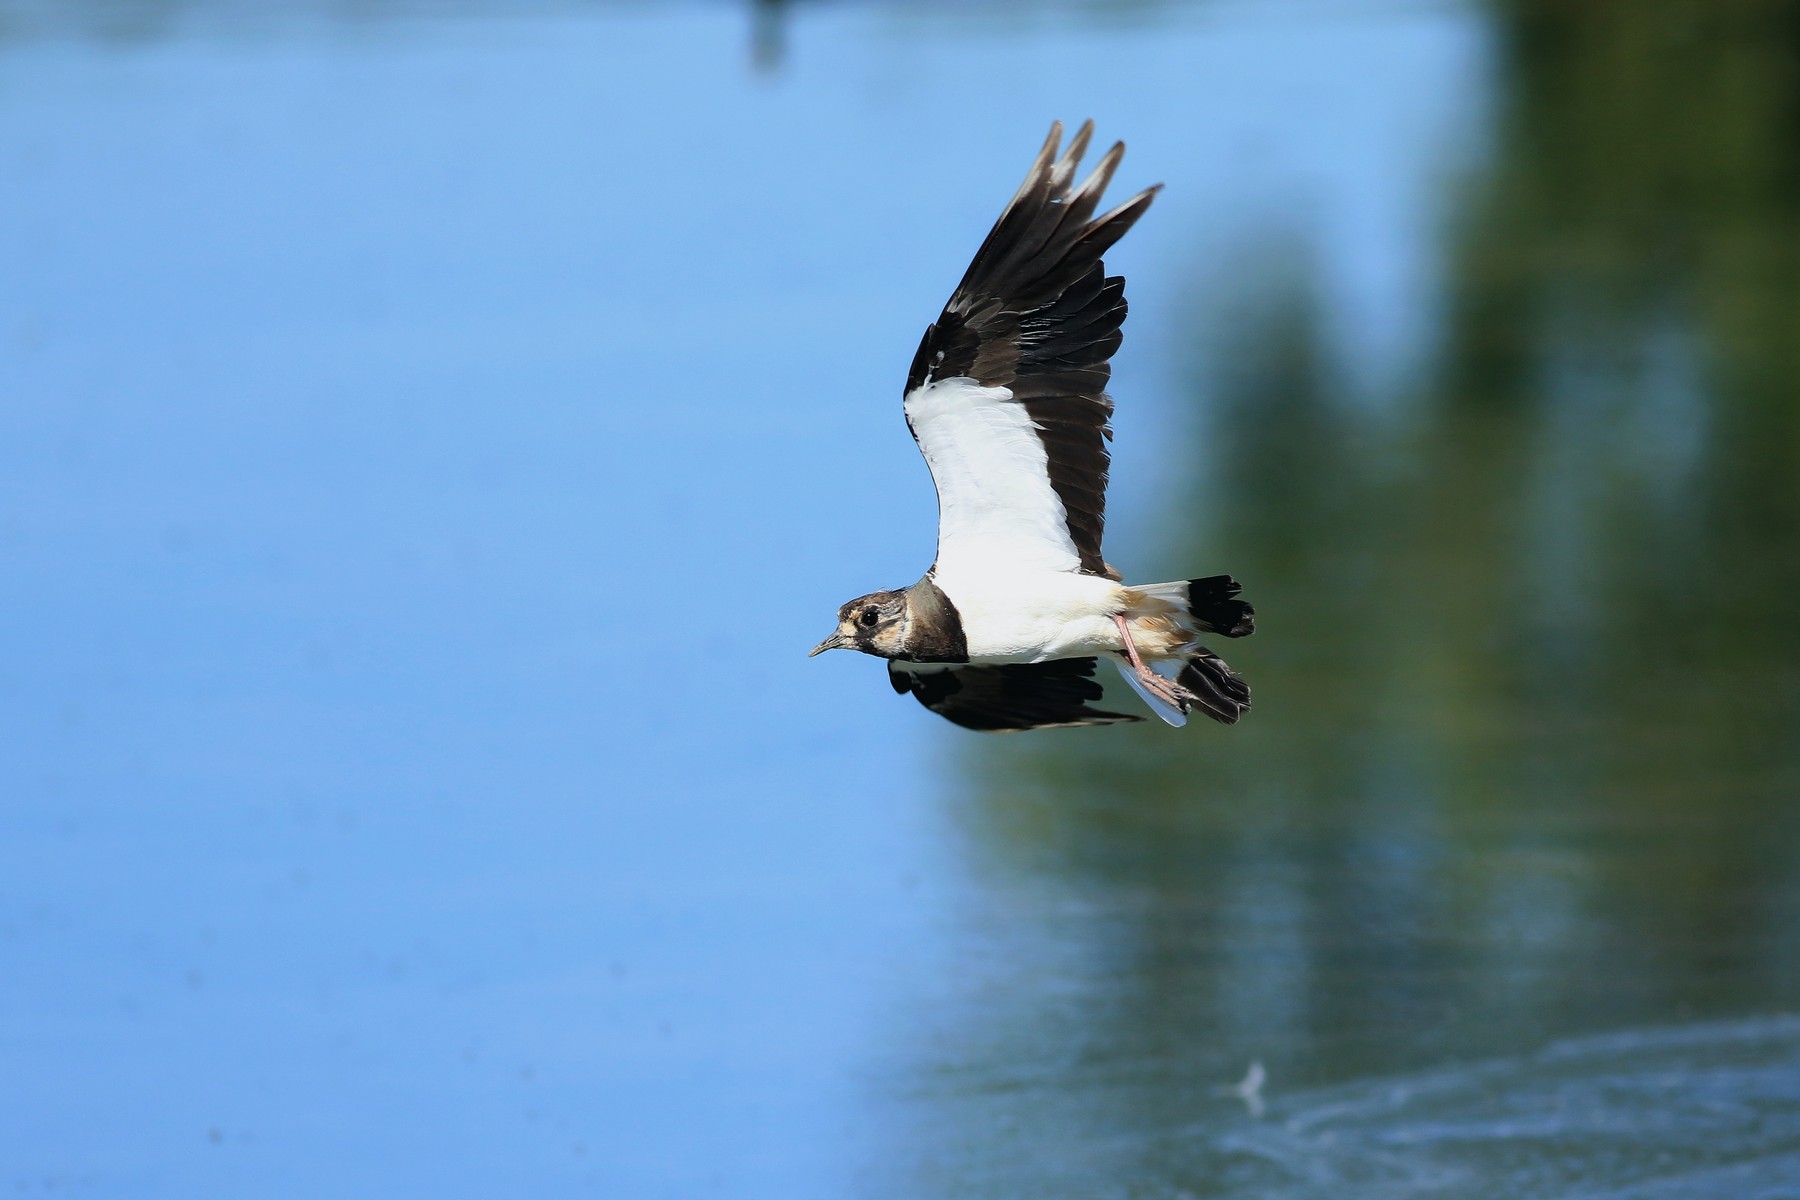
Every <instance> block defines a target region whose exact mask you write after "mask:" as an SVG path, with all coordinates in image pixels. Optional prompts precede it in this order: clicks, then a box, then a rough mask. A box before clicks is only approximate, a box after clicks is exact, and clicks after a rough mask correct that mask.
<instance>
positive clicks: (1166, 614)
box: [1119, 575, 1256, 725]
mask: <svg viewBox="0 0 1800 1200" xmlns="http://www.w3.org/2000/svg"><path fill="white" fill-rule="evenodd" d="M1131 590H1132V591H1133V592H1136V593H1138V595H1139V596H1142V597H1145V598H1147V600H1148V601H1149V603H1147V604H1145V605H1144V607H1145V608H1147V609H1150V610H1152V612H1154V613H1155V614H1156V615H1155V616H1150V618H1149V620H1148V621H1147V622H1146V624H1147V625H1152V626H1161V627H1162V628H1165V629H1167V628H1169V627H1170V626H1173V627H1174V628H1173V630H1171V632H1172V633H1173V634H1174V636H1165V637H1164V638H1163V639H1161V645H1159V646H1152V645H1147V644H1143V643H1140V645H1139V649H1140V651H1142V652H1145V658H1146V659H1147V660H1149V663H1150V666H1151V667H1152V668H1153V669H1155V670H1156V672H1157V674H1159V675H1163V676H1165V677H1166V678H1170V679H1173V680H1174V681H1175V683H1176V684H1178V685H1179V687H1180V689H1181V691H1182V692H1185V693H1186V695H1185V696H1183V697H1182V700H1181V704H1180V707H1179V709H1174V708H1171V707H1170V706H1169V705H1168V704H1166V703H1164V702H1162V701H1161V700H1160V699H1159V698H1158V697H1155V696H1153V695H1151V694H1150V693H1149V692H1148V691H1147V690H1146V689H1145V688H1144V687H1143V685H1142V684H1141V683H1140V682H1139V680H1138V679H1137V677H1136V676H1135V675H1134V674H1133V673H1132V672H1131V670H1130V668H1128V667H1125V666H1123V665H1121V666H1120V668H1119V669H1120V673H1121V674H1122V675H1124V676H1125V681H1126V682H1127V683H1129V684H1130V685H1131V686H1132V688H1133V689H1134V690H1136V691H1137V693H1138V694H1139V695H1140V696H1142V697H1143V698H1144V701H1145V702H1146V703H1148V704H1149V705H1150V707H1151V708H1152V709H1153V710H1154V711H1155V712H1156V714H1157V716H1159V717H1161V718H1162V719H1163V720H1165V721H1167V722H1168V723H1169V724H1171V725H1185V724H1186V723H1187V714H1188V712H1189V711H1191V710H1192V709H1196V708H1197V709H1199V710H1200V711H1201V712H1204V713H1205V714H1206V715H1207V716H1209V717H1211V718H1212V719H1213V720H1215V721H1218V722H1220V723H1221V724H1224V725H1234V724H1236V723H1237V721H1238V718H1240V717H1242V716H1243V715H1244V714H1245V713H1247V712H1249V711H1250V688H1249V686H1248V685H1246V684H1245V683H1244V681H1243V679H1241V678H1240V677H1239V676H1238V674H1237V672H1235V671H1233V670H1232V669H1231V667H1230V666H1228V665H1227V664H1226V662H1225V660H1224V659H1222V658H1220V657H1219V656H1218V655H1217V654H1214V653H1213V652H1212V651H1211V650H1208V649H1207V648H1206V647H1205V646H1202V645H1200V641H1199V639H1200V637H1201V635H1203V634H1216V635H1217V636H1219V637H1228V638H1239V637H1248V636H1249V635H1250V634H1251V633H1253V632H1255V630H1256V610H1255V609H1254V608H1252V607H1251V606H1250V605H1249V604H1248V603H1246V602H1244V601H1242V600H1239V599H1238V598H1237V595H1238V592H1239V591H1241V590H1242V589H1241V588H1240V587H1239V585H1238V581H1237V580H1235V579H1233V578H1232V577H1231V576H1229V575H1211V576H1208V577H1207V578H1205V579H1178V580H1175V581H1174V582H1173V583H1147V584H1136V585H1133V587H1132V588H1131ZM1135 607H1136V605H1134V608H1135ZM1146 615H1148V614H1146ZM1159 618H1160V619H1159ZM1132 625H1133V632H1134V634H1135V633H1136V632H1137V630H1138V629H1139V628H1140V626H1139V624H1138V621H1137V620H1135V619H1134V620H1133V622H1132ZM1145 632H1146V633H1152V630H1151V629H1146V630H1145ZM1152 637H1154V634H1153V633H1152ZM1134 640H1135V638H1134ZM1150 640H1152V639H1151V638H1146V639H1145V642H1148V641H1150Z"/></svg>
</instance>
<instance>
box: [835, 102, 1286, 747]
mask: <svg viewBox="0 0 1800 1200" xmlns="http://www.w3.org/2000/svg"><path fill="white" fill-rule="evenodd" d="M1093 130H1094V125H1093V122H1092V121H1088V122H1086V123H1084V124H1083V125H1082V126H1081V128H1080V130H1078V131H1077V132H1076V134H1075V136H1074V137H1073V138H1072V139H1070V141H1069V145H1068V148H1067V150H1063V149H1062V135H1063V129H1062V124H1061V122H1057V123H1055V124H1053V125H1052V126H1051V127H1050V136H1049V137H1048V138H1046V139H1045V141H1044V146H1043V149H1042V150H1040V151H1039V152H1038V156H1037V161H1035V162H1034V163H1032V165H1031V170H1030V172H1029V173H1027V174H1026V176H1025V182H1024V183H1023V184H1022V185H1021V186H1020V188H1019V190H1018V192H1017V193H1016V194H1015V195H1014V196H1013V198H1012V201H1011V202H1010V203H1008V204H1007V206H1006V208H1005V210H1004V211H1003V212H1001V214H1000V219H999V220H998V221H996V222H995V223H994V227H993V229H992V230H990V231H989V233H988V235H987V239H986V240H985V241H983V242H982V243H981V249H980V250H978V251H977V252H976V254H975V260H974V262H972V263H970V264H969V269H968V271H967V273H965V274H964V275H963V278H962V282H961V283H960V284H958V285H957V287H956V291H955V292H954V293H953V294H952V295H951V297H950V302H949V303H948V304H947V305H945V306H944V311H943V314H942V315H941V316H939V317H938V319H937V321H936V322H935V323H934V324H932V325H931V326H929V327H928V328H927V329H926V330H925V337H924V339H923V340H922V341H920V343H919V350H918V353H917V354H916V355H915V356H914V357H913V363H912V370H911V371H910V372H908V374H907V377H906V392H905V400H904V404H903V407H904V409H905V412H906V423H907V426H908V427H909V428H910V429H911V430H912V435H913V439H914V441H916V442H917V443H918V446H919V450H920V452H921V453H922V454H923V455H924V456H925V463H926V465H927V466H929V467H930V468H931V478H932V481H933V482H934V483H936V485H937V495H938V543H937V561H936V562H934V563H933V564H932V566H931V569H930V570H928V571H926V572H925V577H924V578H923V579H920V580H919V581H918V582H917V583H915V584H913V585H912V586H911V587H907V588H900V589H897V590H894V591H885V592H871V593H870V594H869V595H867V596H859V597H857V598H856V599H855V600H852V601H850V602H849V603H848V604H846V605H844V606H843V607H842V608H840V609H838V614H837V615H838V625H837V631H836V632H835V633H833V634H832V635H831V636H830V637H828V638H826V639H825V640H824V641H822V642H820V643H819V644H818V645H817V646H815V647H813V649H812V653H813V654H819V653H821V652H823V651H826V650H838V649H852V650H861V651H862V652H863V653H865V654H873V655H875V656H876V657H877V658H884V659H886V660H887V662H888V680H889V682H890V683H891V684H892V685H893V688H894V690H895V691H896V692H899V693H900V694H902V695H904V694H906V693H908V692H910V693H912V694H913V695H914V696H917V697H918V698H919V702H920V703H922V704H923V705H925V707H926V708H929V709H931V710H932V711H933V712H935V713H938V714H939V715H940V716H943V717H946V718H948V719H949V720H951V721H954V722H955V723H956V724H958V725H961V726H963V727H965V728H968V729H977V730H982V731H985V732H992V733H1005V732H1012V731H1016V730H1023V729H1059V728H1066V727H1070V726H1081V725H1112V724H1115V723H1117V722H1121V721H1138V720H1142V719H1143V718H1141V717H1138V716H1133V715H1130V714H1127V713H1117V712H1108V711H1105V710H1103V709H1099V708H1094V707H1091V706H1090V704H1089V701H1092V700H1098V699H1100V697H1101V689H1100V685H1099V683H1097V682H1096V681H1095V679H1094V669H1095V665H1096V663H1097V662H1098V660H1099V659H1100V658H1102V657H1104V658H1109V659H1111V660H1112V661H1113V663H1114V664H1115V665H1117V666H1118V668H1119V671H1120V673H1121V674H1122V675H1123V676H1124V678H1125V680H1126V682H1127V683H1129V684H1130V685H1131V686H1132V687H1133V688H1134V689H1135V690H1136V691H1137V693H1138V694H1139V695H1140V696H1141V697H1143V699H1144V701H1145V703H1147V704H1148V705H1149V706H1150V708H1151V710H1152V711H1153V712H1155V713H1156V714H1157V715H1158V716H1160V717H1161V718H1162V719H1163V720H1165V721H1167V722H1168V723H1169V724H1171V725H1184V724H1186V723H1187V715H1188V713H1189V712H1190V711H1192V710H1194V709H1199V710H1200V711H1201V712H1204V713H1205V714H1206V715H1207V716H1209V717H1211V718H1212V719H1213V720H1215V721H1220V722H1223V723H1224V724H1227V725H1230V724H1232V723H1234V722H1236V721H1237V719H1238V718H1239V717H1241V716H1243V715H1244V713H1245V712H1247V711H1248V710H1249V708H1250V689H1249V688H1248V687H1246V686H1245V685H1244V681H1243V680H1242V679H1240V678H1238V676H1237V675H1236V674H1235V673H1234V672H1233V671H1232V670H1231V668H1230V667H1228V666H1226V664H1225V662H1224V660H1223V659H1221V658H1219V656H1218V655H1216V654H1214V653H1213V652H1212V651H1210V650H1208V649H1207V648H1206V647H1204V646H1202V645H1201V644H1200V638H1201V637H1202V636H1203V635H1206V634H1214V635H1217V636H1219V637H1228V638H1235V637H1244V636H1246V635H1248V634H1249V633H1250V632H1251V631H1252V628H1253V627H1254V621H1253V615H1254V610H1253V609H1252V608H1251V607H1250V605H1249V604H1247V603H1245V602H1244V601H1242V600H1239V599H1238V598H1237V596H1238V591H1239V588H1238V583H1237V581H1236V580H1235V579H1233V578H1232V577H1231V576H1229V575H1214V576H1211V577H1209V578H1205V579H1182V580H1177V581H1175V582H1173V583H1149V584H1135V585H1130V584H1125V583H1123V582H1121V580H1122V576H1121V575H1120V574H1119V572H1118V571H1116V570H1114V569H1113V567H1112V566H1111V564H1109V563H1108V562H1107V561H1106V560H1105V559H1104V558H1102V557H1101V554H1100V535H1101V531H1102V528H1103V527H1104V525H1105V519H1106V477H1107V469H1108V466H1109V463H1110V461H1111V458H1110V455H1109V454H1108V453H1107V448H1106V443H1107V441H1108V439H1110V438H1111V437H1112V428H1111V426H1110V424H1109V421H1110V419H1111V417H1112V411H1113V404H1112V399H1111V397H1109V396H1108V395H1107V394H1106V385H1107V381H1108V379H1109V378H1110V377H1111V374H1112V368H1111V367H1110V366H1109V365H1108V360H1109V359H1111V357H1112V355H1113V351H1115V350H1117V349H1118V348H1119V342H1120V339H1121V333H1120V327H1121V326H1122V325H1123V324H1124V321H1125V280H1124V279H1123V278H1121V277H1119V276H1116V275H1115V276H1108V275H1107V274H1106V268H1105V265H1104V264H1103V263H1102V262H1101V256H1102V255H1103V254H1105V253H1106V251H1107V250H1108V249H1110V248H1111V246H1112V244H1113V243H1114V242H1116V241H1118V240H1119V239H1120V238H1121V237H1123V236H1124V235H1125V232H1126V231H1127V230H1128V229H1130V228H1131V226H1132V225H1133V224H1134V223H1135V222H1136V221H1137V219H1138V218H1139V217H1141V216H1143V215H1144V212H1145V210H1147V209H1148V208H1149V207H1150V202H1151V200H1153V199H1154V198H1155V196H1156V193H1157V192H1158V191H1159V190H1160V188H1161V185H1160V184H1158V185H1157V186H1156V187H1152V188H1148V189H1146V190H1144V191H1142V192H1139V193H1138V194H1137V195H1135V196H1133V197H1132V198H1131V199H1129V200H1127V201H1126V202H1125V203H1123V204H1121V205H1119V206H1118V207H1117V208H1114V209H1112V210H1111V211H1110V212H1107V213H1105V214H1104V215H1102V216H1098V217H1096V216H1094V210H1095V209H1096V208H1098V207H1099V204H1100V196H1101V193H1102V192H1104V191H1105V190H1106V185H1107V183H1108V182H1109V181H1110V180H1111V179H1112V176H1113V172H1114V171H1115V170H1116V169H1117V168H1118V165H1119V159H1120V157H1121V156H1122V155H1123V154H1124V153H1125V146H1124V143H1122V142H1121V143H1115V144H1114V145H1113V147H1112V149H1110V150H1108V151H1107V152H1106V154H1105V155H1104V156H1103V157H1102V158H1101V159H1100V162H1099V164H1098V165H1097V166H1096V167H1095V168H1094V171H1093V173H1092V174H1091V175H1089V176H1088V177H1087V178H1086V179H1085V180H1084V181H1082V182H1081V183H1079V184H1077V183H1076V182H1075V179H1076V168H1077V167H1078V166H1079V165H1080V163H1081V159H1082V156H1083V154H1085V153H1086V151H1087V147H1088V142H1089V140H1090V139H1091V138H1092V136H1093Z"/></svg>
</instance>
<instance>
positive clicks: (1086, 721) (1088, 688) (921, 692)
mask: <svg viewBox="0 0 1800 1200" xmlns="http://www.w3.org/2000/svg"><path fill="white" fill-rule="evenodd" d="M1097 661H1098V660H1097V659H1092V658H1059V659H1054V660H1052V661H1050V662H1041V663H1006V664H1003V665H1000V666H961V665H958V666H942V665H937V664H930V663H911V662H889V663H888V682H889V683H891V684H893V685H894V690H895V691H896V692H899V693H901V694H902V695H905V694H906V693H907V692H911V693H912V694H913V695H915V696H917V697H918V698H919V703H920V704H923V705H924V706H925V707H926V708H929V709H930V710H931V711H932V712H934V713H936V714H938V715H939V716H940V717H943V718H944V719H946V720H949V721H954V722H955V723H956V724H958V725H961V726H962V727H963V728H964V729H978V730H980V731H982V732H983V733H1014V732H1017V731H1019V730H1022V729H1063V728H1067V727H1070V726H1075V725H1113V724H1116V723H1118V722H1120V721H1141V720H1143V718H1142V717H1134V716H1131V715H1129V714H1126V713H1115V712H1105V711H1103V710H1101V709H1098V708H1089V707H1088V706H1087V702H1088V701H1089V700H1098V699H1100V695H1101V692H1100V685H1099V684H1097V683H1095V682H1094V664H1095V663H1096V662H1097Z"/></svg>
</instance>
